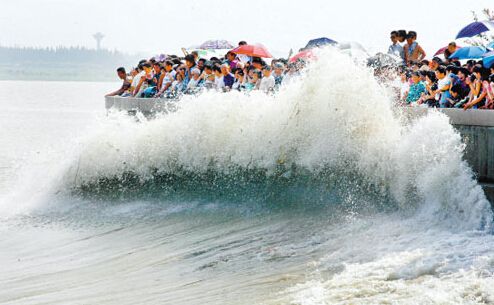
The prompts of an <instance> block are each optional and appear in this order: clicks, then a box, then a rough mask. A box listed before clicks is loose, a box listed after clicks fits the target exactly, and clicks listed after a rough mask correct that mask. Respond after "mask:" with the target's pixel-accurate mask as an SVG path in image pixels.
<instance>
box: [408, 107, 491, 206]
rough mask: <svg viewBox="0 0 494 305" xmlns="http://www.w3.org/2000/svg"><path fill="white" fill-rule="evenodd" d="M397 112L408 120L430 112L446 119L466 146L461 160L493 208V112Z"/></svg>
mask: <svg viewBox="0 0 494 305" xmlns="http://www.w3.org/2000/svg"><path fill="white" fill-rule="evenodd" d="M400 111H401V112H402V113H403V114H404V115H405V116H406V117H408V118H416V117H419V116H423V115H426V114H427V113H429V112H431V111H440V112H442V113H444V114H446V115H447V116H448V117H449V119H450V122H451V124H452V125H453V126H454V127H455V129H456V130H457V131H458V132H459V133H460V134H461V137H462V139H463V142H464V143H465V144H466V148H465V155H464V158H465V160H466V161H467V162H468V164H469V165H470V166H471V167H472V169H473V171H474V172H475V174H476V178H477V180H478V181H479V183H480V184H481V185H482V187H483V188H484V191H485V193H486V195H487V197H488V199H489V201H490V202H491V203H492V204H493V207H494V111H493V110H475V109H471V110H467V111H465V110H462V109H427V108H402V109H401V110H400Z"/></svg>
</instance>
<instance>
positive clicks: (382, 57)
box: [367, 53, 403, 68]
mask: <svg viewBox="0 0 494 305" xmlns="http://www.w3.org/2000/svg"><path fill="white" fill-rule="evenodd" d="M367 65H368V66H370V67H374V68H380V67H386V66H393V67H397V66H401V65H403V59H402V58H401V57H399V56H396V55H392V54H385V53H377V54H376V55H374V56H372V57H370V58H369V59H367Z"/></svg>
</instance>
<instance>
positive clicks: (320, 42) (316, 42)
mask: <svg viewBox="0 0 494 305" xmlns="http://www.w3.org/2000/svg"><path fill="white" fill-rule="evenodd" d="M334 44H337V42H336V41H334V40H333V39H329V38H327V37H321V38H316V39H312V40H310V41H309V42H308V43H307V45H306V46H305V49H310V48H315V47H324V46H327V45H334Z"/></svg>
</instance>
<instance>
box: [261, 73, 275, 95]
mask: <svg viewBox="0 0 494 305" xmlns="http://www.w3.org/2000/svg"><path fill="white" fill-rule="evenodd" d="M274 86H275V80H274V76H273V75H270V76H268V77H263V78H262V79H261V85H259V90H262V91H264V92H268V91H269V90H272V89H274Z"/></svg>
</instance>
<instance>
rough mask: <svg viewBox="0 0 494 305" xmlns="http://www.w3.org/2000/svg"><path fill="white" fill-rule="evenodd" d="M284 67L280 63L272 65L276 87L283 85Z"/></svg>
mask: <svg viewBox="0 0 494 305" xmlns="http://www.w3.org/2000/svg"><path fill="white" fill-rule="evenodd" d="M284 70H285V65H284V64H283V63H281V62H277V63H276V64H274V82H275V85H276V86H277V87H280V86H281V83H283V78H284V77H285V71H284Z"/></svg>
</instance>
